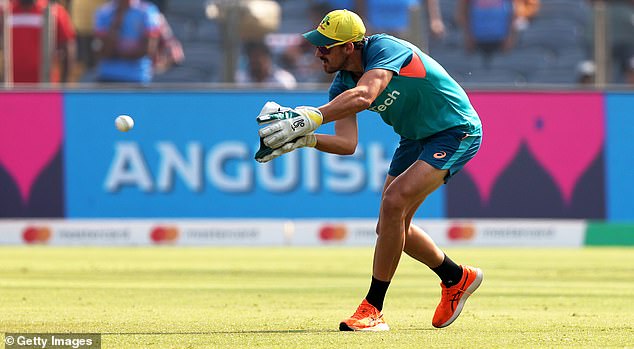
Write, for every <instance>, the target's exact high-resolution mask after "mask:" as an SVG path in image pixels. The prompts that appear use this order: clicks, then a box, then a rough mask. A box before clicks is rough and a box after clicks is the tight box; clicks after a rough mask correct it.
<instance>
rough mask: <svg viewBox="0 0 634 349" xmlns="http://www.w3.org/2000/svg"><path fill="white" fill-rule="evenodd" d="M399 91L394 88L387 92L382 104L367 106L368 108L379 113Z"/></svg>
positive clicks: (392, 100)
mask: <svg viewBox="0 0 634 349" xmlns="http://www.w3.org/2000/svg"><path fill="white" fill-rule="evenodd" d="M400 95H401V93H400V92H398V90H394V91H392V92H390V93H388V94H387V98H386V99H385V100H384V101H383V103H382V104H379V105H376V106H374V107H370V108H368V110H371V111H374V112H377V113H380V112H382V111H386V110H387V108H388V107H389V106H391V105H392V104H393V103H394V102H395V101H396V100H397V99H398V96H400Z"/></svg>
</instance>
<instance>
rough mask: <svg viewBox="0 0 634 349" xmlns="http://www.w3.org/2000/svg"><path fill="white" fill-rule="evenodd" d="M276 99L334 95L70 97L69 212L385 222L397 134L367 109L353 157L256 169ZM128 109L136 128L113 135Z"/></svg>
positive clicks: (311, 155)
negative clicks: (262, 122)
mask: <svg viewBox="0 0 634 349" xmlns="http://www.w3.org/2000/svg"><path fill="white" fill-rule="evenodd" d="M268 100H274V101H276V102H278V103H280V104H281V105H285V106H298V105H321V104H323V103H325V102H327V94H326V93H325V92H310V93H308V92H306V93H298V92H293V93H289V92H282V91H279V92H275V91H273V92H271V91H267V93H266V94H265V93H261V92H245V91H226V92H218V91H214V92H213V93H211V92H201V91H197V92H192V91H187V92H173V91H169V92H167V91H165V92H157V91H151V92H150V91H148V92H144V91H138V90H135V91H128V92H126V91H117V92H103V91H101V92H68V93H66V94H65V101H64V102H65V104H64V108H65V113H64V114H65V127H66V128H65V144H64V153H65V180H66V182H65V187H66V193H67V196H66V215H67V217H70V218H94V217H106V218H108V217H124V218H127V217H129V218H150V217H168V218H169V217H174V218H229V217H247V218H318V217H319V218H323V217H333V218H342V217H360V218H368V217H376V216H377V214H378V210H379V205H380V193H381V190H382V187H383V182H384V179H385V174H386V171H387V168H388V166H389V162H390V159H391V157H392V154H393V152H394V149H395V148H396V146H397V144H398V137H397V136H396V135H395V134H394V133H393V132H392V130H391V129H390V127H389V126H387V125H385V124H383V123H382V121H381V119H380V117H379V116H378V114H375V113H371V112H363V113H361V114H359V133H360V134H359V145H358V147H357V152H356V153H355V154H354V155H351V156H335V155H329V154H324V153H320V152H318V151H316V150H314V149H302V150H300V151H296V152H292V153H289V154H286V155H284V156H282V157H280V158H279V159H276V160H275V161H272V162H270V163H267V164H259V163H257V162H256V161H255V160H253V154H254V153H255V151H256V150H257V148H258V146H259V138H258V136H257V128H258V126H257V124H256V122H255V116H256V115H257V114H258V112H259V111H260V109H261V108H262V106H263V105H264V103H265V102H266V101H268ZM120 114H128V115H130V116H132V117H133V118H134V120H135V127H134V129H133V130H131V131H129V132H127V133H123V132H119V131H117V130H116V129H115V127H114V119H115V117H116V116H117V115H120ZM319 132H320V133H333V127H332V125H330V124H329V125H324V126H322V127H321V128H320V130H319ZM443 192H444V189H443V188H441V190H439V191H437V192H436V193H434V194H432V195H431V196H430V197H429V198H428V199H427V201H426V202H425V204H424V205H423V206H422V207H421V209H420V210H419V215H418V217H426V218H441V217H444V216H445V203H444V195H443Z"/></svg>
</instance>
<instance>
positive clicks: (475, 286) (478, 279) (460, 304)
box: [435, 268, 484, 328]
mask: <svg viewBox="0 0 634 349" xmlns="http://www.w3.org/2000/svg"><path fill="white" fill-rule="evenodd" d="M475 270H476V278H475V280H473V282H472V283H471V285H469V287H467V290H466V292H465V293H464V294H463V295H462V298H460V301H459V302H458V306H457V307H456V310H455V311H454V313H453V315H452V316H451V317H450V318H449V320H447V322H445V323H444V324H442V325H440V326H435V327H436V328H443V327H447V326H449V325H451V323H452V322H454V321H455V320H456V319H457V318H458V315H460V312H462V308H463V307H464V304H465V302H466V301H467V298H469V296H470V295H472V294H473V292H475V290H477V289H478V287H480V284H481V283H482V279H483V278H484V273H483V272H482V270H481V269H480V268H475Z"/></svg>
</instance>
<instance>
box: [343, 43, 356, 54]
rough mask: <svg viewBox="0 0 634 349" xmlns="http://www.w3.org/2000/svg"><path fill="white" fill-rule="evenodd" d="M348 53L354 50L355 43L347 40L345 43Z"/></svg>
mask: <svg viewBox="0 0 634 349" xmlns="http://www.w3.org/2000/svg"><path fill="white" fill-rule="evenodd" d="M344 45H345V50H346V53H352V52H353V51H354V44H353V43H351V42H346V43H345V44H344Z"/></svg>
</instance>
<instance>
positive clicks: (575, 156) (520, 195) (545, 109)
mask: <svg viewBox="0 0 634 349" xmlns="http://www.w3.org/2000/svg"><path fill="white" fill-rule="evenodd" d="M470 98H471V100H472V102H473V104H474V106H475V108H476V110H477V111H478V113H479V114H480V117H481V118H482V123H483V129H484V138H483V143H482V147H481V149H480V151H479V152H478V154H477V155H476V157H475V158H474V159H473V160H472V161H471V162H469V163H468V164H467V166H465V169H464V172H465V173H466V174H467V176H464V175H463V176H462V177H461V180H460V181H461V182H462V185H458V186H457V187H458V188H452V186H451V185H450V186H448V187H447V189H448V191H449V195H448V207H449V210H448V215H449V216H450V217H451V216H470V215H472V214H477V215H480V216H481V215H484V216H498V217H506V216H511V215H512V216H515V217H517V216H527V217H542V216H546V217H548V216H551V215H552V216H557V217H578V216H587V215H590V216H592V217H596V218H602V217H603V216H604V205H603V203H604V193H603V191H604V189H603V188H604V186H603V173H602V168H603V145H604V134H605V126H604V97H603V95H602V94H599V93H565V92H561V93H557V92H548V93H545V92H541V93H540V92H533V93H531V92H522V93H519V92H518V93H492V92H473V93H470ZM597 162H600V164H597ZM465 177H468V178H469V179H468V180H467V179H466V178H465ZM466 181H468V182H471V183H470V186H473V187H474V188H475V190H474V191H475V193H477V196H478V198H479V200H478V201H477V202H476V201H474V200H472V199H465V198H464V196H462V197H461V195H459V194H458V193H457V192H456V190H457V191H463V192H464V190H465V189H466V188H465V187H464V185H468V184H466V183H465V182H466ZM468 186H469V185H468ZM454 189H455V190H454ZM475 193H474V194H475ZM452 198H453V199H452ZM589 198H591V199H592V201H590V202H586V200H587V199H589ZM521 212H526V213H525V214H524V215H522V213H521Z"/></svg>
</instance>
